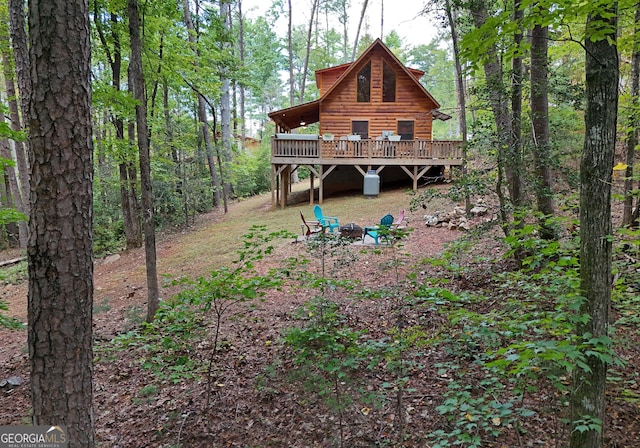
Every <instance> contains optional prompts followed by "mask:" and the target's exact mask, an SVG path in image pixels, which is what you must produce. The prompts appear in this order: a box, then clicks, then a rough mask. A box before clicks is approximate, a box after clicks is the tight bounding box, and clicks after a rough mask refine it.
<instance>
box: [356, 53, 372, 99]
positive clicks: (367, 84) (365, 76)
mask: <svg viewBox="0 0 640 448" xmlns="http://www.w3.org/2000/svg"><path fill="white" fill-rule="evenodd" d="M370 101H371V61H369V62H368V63H367V65H365V66H364V67H362V70H360V71H359V72H358V103H369V102H370Z"/></svg>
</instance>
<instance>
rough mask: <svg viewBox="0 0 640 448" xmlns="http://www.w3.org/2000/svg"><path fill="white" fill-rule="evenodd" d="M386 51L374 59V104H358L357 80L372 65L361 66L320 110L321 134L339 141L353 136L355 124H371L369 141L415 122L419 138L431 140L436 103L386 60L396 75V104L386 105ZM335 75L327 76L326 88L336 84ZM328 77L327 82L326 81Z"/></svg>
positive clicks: (374, 53) (372, 89)
mask: <svg viewBox="0 0 640 448" xmlns="http://www.w3.org/2000/svg"><path fill="white" fill-rule="evenodd" d="M383 60H385V58H384V54H383V53H382V51H374V52H373V53H372V59H371V78H372V79H371V102H369V103H358V102H357V101H356V76H357V74H358V72H359V71H360V69H361V68H362V67H363V66H364V64H366V63H367V62H368V60H366V61H363V64H360V65H358V66H357V67H355V68H354V70H353V71H352V72H351V74H350V75H349V77H348V79H345V80H344V81H343V82H342V83H341V84H340V85H339V86H338V87H337V88H336V89H335V90H334V91H333V92H331V94H330V96H329V97H328V98H326V99H325V100H324V101H323V102H322V104H321V109H320V126H321V127H320V132H321V133H332V134H334V135H335V136H336V138H337V137H339V136H342V135H348V134H350V133H351V121H352V120H366V121H369V137H370V138H375V137H377V136H380V135H382V131H388V130H391V131H394V132H397V123H398V120H412V121H414V122H415V128H414V132H415V138H421V139H427V140H430V139H431V136H432V133H431V120H432V118H431V114H430V113H429V112H430V111H431V110H433V109H435V107H436V104H434V103H433V101H431V100H430V99H429V98H428V97H426V96H425V94H424V92H423V91H422V90H421V89H420V88H419V87H418V86H416V85H415V81H414V80H413V79H411V78H410V77H409V76H408V75H407V74H406V73H405V72H404V71H403V70H401V69H400V68H399V67H398V66H397V64H395V63H394V61H392V60H390V59H386V62H387V63H388V64H389V65H391V66H392V67H393V68H394V69H395V71H396V76H397V77H396V101H395V102H394V103H383V102H382V63H383ZM331 75H332V73H331V72H326V73H324V74H323V79H322V88H323V89H328V87H327V86H328V85H330V84H331V82H335V80H333V79H331ZM325 77H326V78H325Z"/></svg>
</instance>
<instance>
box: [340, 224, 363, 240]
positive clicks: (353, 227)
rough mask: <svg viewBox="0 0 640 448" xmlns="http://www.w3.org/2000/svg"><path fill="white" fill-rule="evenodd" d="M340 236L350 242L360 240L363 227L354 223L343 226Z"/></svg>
mask: <svg viewBox="0 0 640 448" xmlns="http://www.w3.org/2000/svg"><path fill="white" fill-rule="evenodd" d="M340 236H341V237H342V238H348V239H350V240H357V239H360V238H362V227H360V226H359V225H357V224H354V223H350V224H344V225H341V226H340Z"/></svg>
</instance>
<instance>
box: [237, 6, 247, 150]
mask: <svg viewBox="0 0 640 448" xmlns="http://www.w3.org/2000/svg"><path fill="white" fill-rule="evenodd" d="M238 51H239V53H240V65H241V66H244V65H245V60H244V59H245V58H244V17H243V16H242V0H238ZM239 103H240V141H241V142H242V143H241V145H242V149H243V150H244V149H246V140H247V124H246V121H245V116H246V114H247V112H246V110H245V104H244V103H245V91H244V83H242V82H241V83H240V99H239Z"/></svg>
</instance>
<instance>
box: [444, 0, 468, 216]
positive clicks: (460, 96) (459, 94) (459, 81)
mask: <svg viewBox="0 0 640 448" xmlns="http://www.w3.org/2000/svg"><path fill="white" fill-rule="evenodd" d="M445 11H446V14H447V20H448V21H449V30H450V32H451V44H452V46H453V59H454V62H455V70H456V98H457V100H458V108H459V110H460V115H459V119H458V130H459V132H460V136H461V137H462V175H463V176H466V175H467V173H468V168H467V159H468V156H467V100H466V95H465V86H464V79H463V77H462V75H463V72H462V63H461V62H460V48H459V43H458V28H457V24H456V20H457V17H456V13H455V11H454V10H453V8H452V7H451V2H450V1H449V0H445ZM465 190H466V191H465V195H464V198H465V200H464V202H465V214H466V215H467V217H469V216H470V215H471V195H470V194H469V189H468V188H467V189H465Z"/></svg>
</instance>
